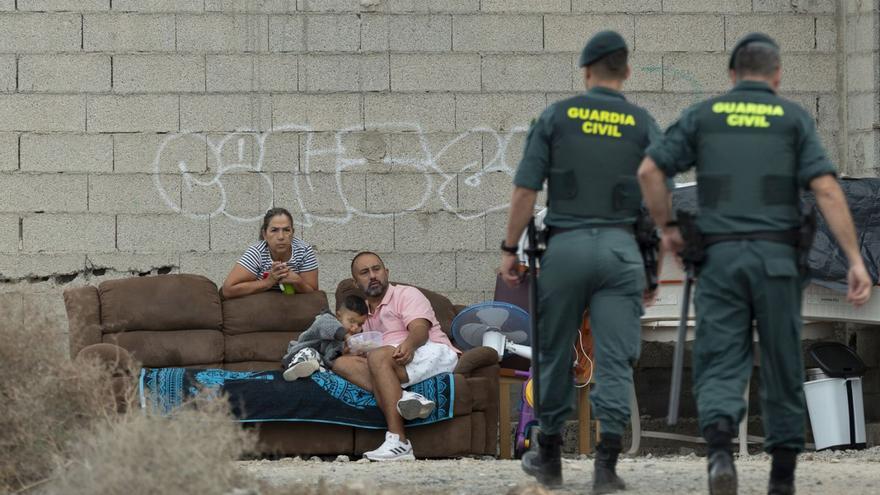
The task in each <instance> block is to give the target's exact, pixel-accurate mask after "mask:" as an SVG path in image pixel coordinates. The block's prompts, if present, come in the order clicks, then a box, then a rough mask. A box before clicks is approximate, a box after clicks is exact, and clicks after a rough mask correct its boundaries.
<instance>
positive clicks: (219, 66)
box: [206, 55, 299, 92]
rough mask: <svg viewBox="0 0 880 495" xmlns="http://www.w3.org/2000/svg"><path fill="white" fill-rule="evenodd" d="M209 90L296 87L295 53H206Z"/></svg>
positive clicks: (296, 59)
mask: <svg viewBox="0 0 880 495" xmlns="http://www.w3.org/2000/svg"><path fill="white" fill-rule="evenodd" d="M207 59H208V60H207V64H208V67H207V76H206V77H207V85H208V91H209V92H247V91H280V92H293V91H296V90H297V89H298V86H297V79H298V72H299V60H298V57H297V56H296V55H257V56H250V55H208V57H207Z"/></svg>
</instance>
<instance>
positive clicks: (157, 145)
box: [113, 134, 207, 174]
mask: <svg viewBox="0 0 880 495" xmlns="http://www.w3.org/2000/svg"><path fill="white" fill-rule="evenodd" d="M206 153H207V144H206V142H205V138H204V136H203V135H200V134H179V135H163V134H116V135H114V136H113V170H114V171H116V172H121V173H153V172H155V171H157V170H158V171H159V172H161V173H166V174H180V173H181V172H182V171H181V164H182V165H183V169H184V170H186V171H188V172H193V173H199V172H204V171H206V170H207V156H206Z"/></svg>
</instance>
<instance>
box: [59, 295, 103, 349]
mask: <svg viewBox="0 0 880 495" xmlns="http://www.w3.org/2000/svg"><path fill="white" fill-rule="evenodd" d="M64 307H65V309H67V323H68V327H69V330H68V337H69V339H70V356H71V357H74V356H76V355H77V354H78V353H79V352H80V350H82V349H83V348H84V347H86V346H88V345H91V344H98V343H100V342H101V301H100V299H99V298H98V288H97V287H93V286H91V285H87V286H85V287H76V288H71V289H66V290H65V291H64Z"/></svg>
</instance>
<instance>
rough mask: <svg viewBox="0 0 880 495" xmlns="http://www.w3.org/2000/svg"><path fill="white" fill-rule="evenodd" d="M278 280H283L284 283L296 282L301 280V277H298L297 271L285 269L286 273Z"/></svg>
mask: <svg viewBox="0 0 880 495" xmlns="http://www.w3.org/2000/svg"><path fill="white" fill-rule="evenodd" d="M279 282H283V283H285V284H296V283H297V282H302V277H300V275H299V273H296V272H294V271H290V270H288V271H287V274H286V275H284V277H283V278H282V279H281V280H279Z"/></svg>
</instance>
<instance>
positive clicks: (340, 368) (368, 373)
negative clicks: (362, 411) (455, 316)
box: [333, 252, 460, 461]
mask: <svg viewBox="0 0 880 495" xmlns="http://www.w3.org/2000/svg"><path fill="white" fill-rule="evenodd" d="M351 275H352V277H353V278H354V281H355V283H356V284H357V286H358V287H360V288H361V290H363V292H364V294H366V296H367V306H368V307H369V315H368V317H367V321H366V323H364V330H365V331H368V330H373V331H380V332H382V344H383V346H384V347H380V348H378V349H375V350H373V351H370V353H369V354H367V356H366V357H363V356H351V355H345V356H340V357H339V358H337V359H336V361H335V362H334V363H333V371H334V372H336V373H337V374H338V375H340V376H341V377H343V378H345V379H346V380H348V381H350V382H352V383H354V384H356V385H358V386H360V387H362V388H364V389H366V390H369V391H371V392H373V395H375V397H376V403H377V404H378V406H379V409H380V410H381V411H382V413H383V414H384V415H385V421H386V422H387V423H388V431H387V432H386V433H385V442H384V443H383V444H382V445H380V446H379V448H377V449H376V450H372V451H370V452H365V453H364V456H365V457H366V458H367V459H370V460H371V461H400V460H413V459H415V456H413V450H412V444H411V443H410V442H409V441H408V440H407V439H406V432H405V431H404V429H403V420H404V419H415V418H426V417H428V415H429V414H431V412H432V411H433V409H434V403H433V402H431V401H429V400H427V399H425V398H424V397H422V396H421V395H419V394H416V393H413V392H409V391H404V390H402V388H404V387H408V386H409V385H411V384H413V383H418V382H420V381H422V380H425V379H427V378H430V377H432V376H434V375H438V374H440V373H447V372H451V371H452V370H453V369H455V365H456V363H457V362H458V354H459V352H460V351H459V350H458V349H456V348H455V347H453V345H452V342H450V341H449V338H448V337H447V336H446V334H445V333H443V330H441V329H440V323H439V322H438V321H437V317H436V316H435V315H434V310H433V308H431V303H430V302H428V299H427V298H426V297H425V296H424V294H422V293H421V291H419V290H418V289H416V288H415V287H408V286H404V285H390V284H389V283H388V269H387V268H385V264H384V263H383V262H382V260H381V259H380V258H379V256H378V255H377V254H375V253H371V252H361V253H358V254H357V255H356V256H355V257H354V259H352V261H351Z"/></svg>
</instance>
